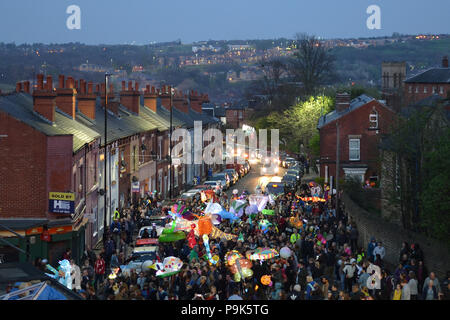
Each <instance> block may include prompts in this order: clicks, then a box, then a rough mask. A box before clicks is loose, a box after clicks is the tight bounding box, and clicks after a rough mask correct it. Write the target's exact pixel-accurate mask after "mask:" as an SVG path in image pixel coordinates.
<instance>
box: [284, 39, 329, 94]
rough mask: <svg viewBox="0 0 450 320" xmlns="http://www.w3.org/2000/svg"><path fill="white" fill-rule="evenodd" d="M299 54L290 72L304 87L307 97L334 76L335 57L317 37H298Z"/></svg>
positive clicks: (295, 56)
mask: <svg viewBox="0 0 450 320" xmlns="http://www.w3.org/2000/svg"><path fill="white" fill-rule="evenodd" d="M296 44H297V52H296V53H295V54H294V58H293V59H292V60H291V63H290V68H289V71H290V72H291V73H292V75H293V76H294V79H295V80H296V81H300V82H302V83H303V86H304V93H305V95H312V94H314V93H315V89H316V88H317V87H318V86H319V85H320V84H323V83H325V82H326V80H327V79H329V78H330V77H333V76H334V57H333V56H332V55H331V54H330V52H329V50H327V49H326V48H325V47H324V46H323V45H322V44H321V43H320V41H319V40H318V39H316V38H315V36H308V35H306V34H297V35H296Z"/></svg>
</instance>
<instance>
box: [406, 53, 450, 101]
mask: <svg viewBox="0 0 450 320" xmlns="http://www.w3.org/2000/svg"><path fill="white" fill-rule="evenodd" d="M404 92H405V93H404V94H405V106H409V105H412V104H414V103H416V102H419V101H421V100H423V99H425V98H427V97H430V96H432V95H434V94H438V95H440V96H441V97H443V98H447V97H450V68H449V66H448V57H447V56H445V57H444V58H443V59H442V66H441V67H440V68H431V69H428V70H427V71H424V72H422V73H420V74H418V75H415V76H413V77H410V78H408V79H407V80H406V81H405V91H404Z"/></svg>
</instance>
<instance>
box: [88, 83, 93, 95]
mask: <svg viewBox="0 0 450 320" xmlns="http://www.w3.org/2000/svg"><path fill="white" fill-rule="evenodd" d="M92 87H93V83H92V81H89V82H88V93H89V94H92Z"/></svg>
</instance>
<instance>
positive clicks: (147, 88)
mask: <svg viewBox="0 0 450 320" xmlns="http://www.w3.org/2000/svg"><path fill="white" fill-rule="evenodd" d="M145 93H150V85H149V84H148V85H146V86H145Z"/></svg>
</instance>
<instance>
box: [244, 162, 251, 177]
mask: <svg viewBox="0 0 450 320" xmlns="http://www.w3.org/2000/svg"><path fill="white" fill-rule="evenodd" d="M244 169H245V174H247V173H249V172H250V169H251V167H250V162H249V161H245V163H244Z"/></svg>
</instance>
